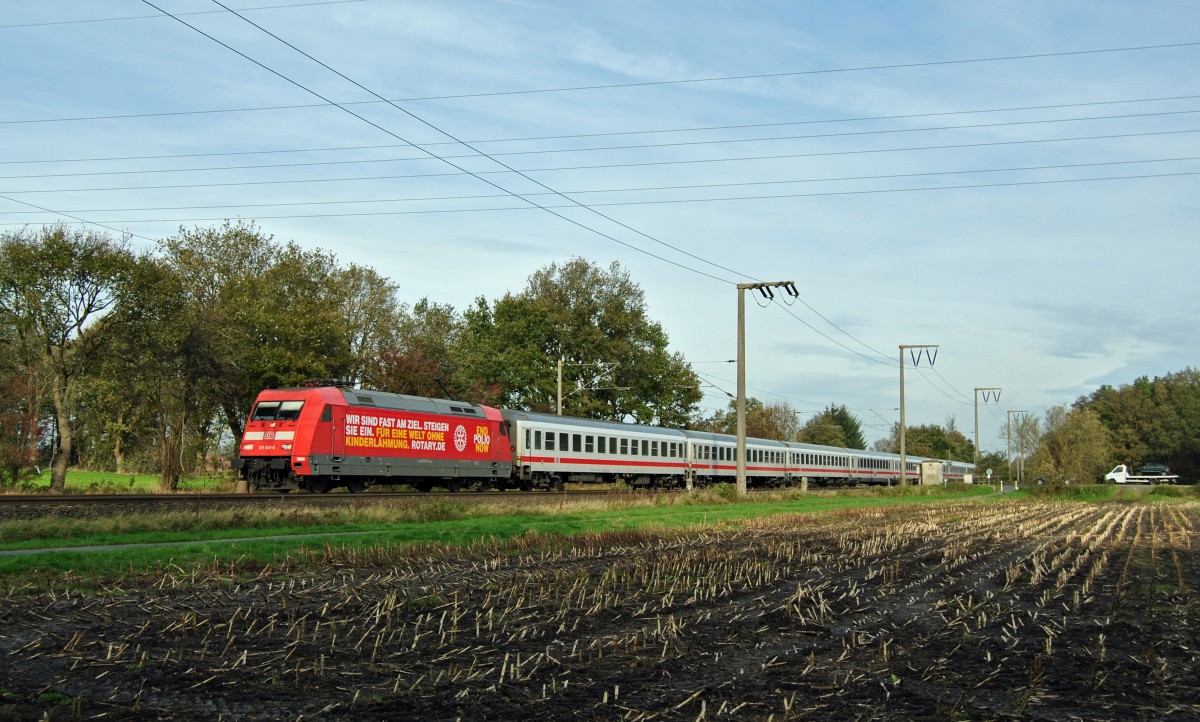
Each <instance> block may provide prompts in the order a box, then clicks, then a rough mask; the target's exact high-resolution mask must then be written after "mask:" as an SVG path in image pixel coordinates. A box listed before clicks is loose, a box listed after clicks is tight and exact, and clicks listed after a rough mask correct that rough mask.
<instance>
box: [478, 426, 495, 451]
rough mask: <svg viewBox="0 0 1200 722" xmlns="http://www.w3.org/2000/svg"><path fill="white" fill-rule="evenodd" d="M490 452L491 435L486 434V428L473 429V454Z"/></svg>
mask: <svg viewBox="0 0 1200 722" xmlns="http://www.w3.org/2000/svg"><path fill="white" fill-rule="evenodd" d="M491 450H492V435H491V434H490V433H488V427H486V426H476V427H475V453H477V454H486V453H487V452H489V451H491Z"/></svg>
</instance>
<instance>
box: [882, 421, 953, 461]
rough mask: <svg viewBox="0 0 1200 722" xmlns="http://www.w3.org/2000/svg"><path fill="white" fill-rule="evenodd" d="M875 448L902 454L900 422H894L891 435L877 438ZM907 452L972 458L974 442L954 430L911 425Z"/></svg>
mask: <svg viewBox="0 0 1200 722" xmlns="http://www.w3.org/2000/svg"><path fill="white" fill-rule="evenodd" d="M872 448H873V449H874V450H875V451H883V452H886V453H889V454H898V453H900V424H898V423H897V424H892V430H891V433H890V435H889V436H887V437H885V438H882V439H877V440H876V441H875V444H874V445H873V446H872ZM904 453H905V454H906V455H907V456H924V457H927V458H931V459H946V460H950V461H973V460H974V458H975V444H973V443H971V440H970V439H968V438H967V437H966V436H964V435H963V434H962V432H960V431H957V430H955V429H947V428H945V427H942V426H937V425H936V424H924V425H921V426H909V427H908V429H907V431H906V432H905V435H904Z"/></svg>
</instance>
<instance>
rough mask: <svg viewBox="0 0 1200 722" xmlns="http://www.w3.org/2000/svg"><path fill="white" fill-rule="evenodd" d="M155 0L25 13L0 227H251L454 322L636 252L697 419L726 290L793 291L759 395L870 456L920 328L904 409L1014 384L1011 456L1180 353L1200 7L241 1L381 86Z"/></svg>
mask: <svg viewBox="0 0 1200 722" xmlns="http://www.w3.org/2000/svg"><path fill="white" fill-rule="evenodd" d="M155 5H157V6H158V7H159V8H161V9H162V10H164V11H166V12H168V13H172V14H175V15H176V16H177V17H178V20H177V19H173V18H171V17H167V16H166V15H163V14H161V13H160V12H159V11H158V10H156V9H154V8H153V7H151V6H150V5H148V4H145V3H142V2H135V1H133V0H91V1H89V2H82V1H79V0H76V1H68V0H12V1H10V2H8V3H5V11H6V12H5V13H4V14H3V16H2V17H0V42H2V43H3V45H4V47H5V49H6V52H5V53H4V54H3V58H2V59H0V63H2V64H3V65H2V66H0V91H2V93H3V97H4V98H5V103H4V106H3V108H2V109H0V123H2V126H0V127H2V129H3V130H2V132H0V176H3V177H0V214H3V215H0V224H2V225H0V230H3V231H10V230H16V229H18V228H20V225H21V224H30V225H39V224H42V223H51V222H57V221H66V222H74V220H73V219H72V218H71V217H74V219H80V220H86V221H91V222H95V223H99V224H104V225H105V226H108V227H111V228H114V229H118V230H120V231H128V232H130V233H132V234H134V235H133V239H132V242H133V244H134V245H135V246H138V247H147V246H149V245H151V244H152V240H153V239H157V238H162V237H164V236H166V235H170V234H171V233H173V232H174V231H175V230H176V229H177V228H178V227H179V226H180V225H184V226H189V227H190V226H194V225H201V226H205V225H212V224H217V223H219V222H220V221H221V219H224V218H244V219H253V220H257V221H258V223H259V225H260V226H261V227H262V228H263V229H264V230H265V231H266V232H268V233H271V234H273V235H274V236H275V237H276V238H277V239H279V240H294V241H296V242H297V243H299V244H301V245H302V246H305V247H309V248H324V249H327V250H330V251H332V252H334V253H336V254H337V256H338V257H339V258H340V259H341V260H342V261H344V262H348V263H349V262H352V263H357V264H363V265H369V266H373V267H375V268H376V269H377V270H379V271H380V272H381V273H382V274H384V275H386V276H388V277H390V278H392V279H394V280H395V281H396V282H397V283H398V284H399V285H400V288H401V294H402V296H403V298H404V300H406V301H408V302H410V303H411V302H414V301H416V300H418V299H419V298H421V297H424V296H428V297H429V298H431V299H433V300H436V301H439V302H442V303H450V304H453V305H454V306H456V307H458V308H463V307H465V306H466V305H467V304H469V303H470V302H471V301H472V299H473V298H475V297H476V296H480V295H482V296H485V297H487V298H488V299H494V298H496V297H498V296H500V295H502V294H503V293H505V292H508V291H514V292H515V291H519V290H520V289H521V288H522V287H523V286H524V283H525V280H526V278H527V277H528V276H529V274H530V273H531V272H533V271H534V270H536V269H538V268H541V267H543V266H545V265H547V264H549V263H551V262H554V261H565V260H567V259H569V258H571V257H573V256H581V257H584V258H587V259H589V260H591V261H593V262H595V263H598V264H601V265H607V264H608V263H610V262H611V261H613V260H617V261H620V263H621V264H622V265H623V266H624V267H625V268H626V269H627V270H628V271H629V273H630V275H631V277H632V279H633V280H634V281H635V282H636V283H638V284H639V285H640V286H641V287H642V288H643V289H644V291H645V293H646V298H647V303H648V305H649V309H650V313H651V315H652V317H653V318H655V319H656V320H658V321H659V322H660V323H662V324H663V325H664V327H665V328H666V329H667V331H668V333H669V334H670V338H671V345H672V348H673V349H674V350H677V351H680V352H682V353H683V354H685V356H686V357H687V358H688V359H690V360H692V361H693V362H695V368H696V370H697V371H699V372H700V373H701V374H702V375H703V376H704V378H706V379H707V380H708V382H709V383H710V384H712V386H711V387H709V388H707V389H706V390H707V391H708V392H709V395H708V396H706V399H705V401H704V406H705V407H706V408H709V409H715V408H718V407H723V406H724V404H725V402H726V401H727V400H728V398H727V397H726V396H725V392H727V391H733V390H734V386H735V383H734V378H735V373H734V368H733V366H732V365H730V364H727V363H721V361H722V360H724V359H730V358H733V357H734V354H735V341H736V335H735V334H736V301H737V294H736V290H735V287H736V284H737V283H739V282H742V283H744V282H751V281H756V280H760V281H776V280H786V281H794V282H795V283H796V286H797V288H798V289H799V291H800V293H801V298H802V301H803V303H797V304H795V305H793V306H791V307H786V306H783V305H782V304H780V303H774V304H770V305H767V306H765V307H762V308H760V307H758V306H756V305H755V304H754V302H753V301H750V300H749V299H748V305H749V310H748V314H747V315H748V320H747V339H748V340H747V356H748V385H749V386H750V387H751V394H753V395H755V396H757V397H759V398H762V399H764V400H769V401H779V400H783V401H787V402H789V403H791V404H792V405H793V406H794V407H795V408H796V409H798V410H799V411H801V412H806V413H807V412H812V411H814V410H819V409H821V408H823V407H824V406H825V405H827V404H830V403H838V404H845V405H847V406H848V407H850V408H851V409H852V410H853V411H854V413H855V414H856V415H857V416H859V418H860V419H862V421H863V422H864V424H866V425H867V426H868V428H867V432H868V437H871V438H874V437H877V436H880V435H882V434H883V433H884V429H885V427H886V426H887V424H890V423H892V422H894V421H896V420H897V419H898V413H897V411H896V407H897V406H898V397H899V371H898V368H897V366H898V359H897V357H898V353H899V352H898V346H899V345H900V344H921V343H929V344H939V345H940V347H941V348H940V352H939V354H938V357H937V363H936V366H935V367H934V370H933V371H928V370H926V371H919V372H912V371H910V372H909V373H908V374H907V375H906V376H907V385H906V399H907V404H906V409H907V419H908V421H909V423H910V424H921V423H937V424H940V423H943V422H945V420H946V419H947V417H950V416H954V417H956V418H957V422H958V427H959V428H960V429H961V430H963V431H966V432H968V433H970V432H971V430H972V427H973V413H974V412H973V405H972V399H973V397H974V392H973V388H975V387H992V386H997V387H1002V388H1003V389H1004V390H1003V393H1002V395H1001V399H1000V403H999V404H998V405H993V406H991V407H989V408H985V409H984V410H983V411H982V412H981V427H982V428H981V441H982V445H983V447H984V448H992V449H1003V446H1004V444H1003V441H1002V440H1001V439H1000V438H999V436H998V434H999V433H1000V431H1001V423H1002V421H1003V419H1004V412H1005V410H1008V409H1026V410H1030V411H1033V412H1037V413H1040V412H1041V411H1043V410H1044V409H1045V408H1047V407H1048V406H1051V405H1054V404H1060V403H1070V402H1071V401H1073V400H1074V399H1075V398H1077V397H1078V396H1080V395H1082V394H1086V393H1089V392H1091V391H1092V390H1093V389H1095V388H1096V387H1097V386H1098V385H1100V384H1104V383H1109V384H1121V383H1128V382H1130V381H1132V380H1133V379H1135V378H1136V377H1138V376H1140V375H1150V376H1154V375H1161V374H1164V373H1168V372H1171V371H1177V370H1180V369H1182V368H1184V367H1187V366H1189V365H1195V364H1196V356H1197V354H1196V351H1197V340H1196V339H1197V336H1198V333H1197V331H1198V330H1200V329H1198V326H1200V324H1198V322H1197V319H1196V313H1195V310H1196V308H1197V305H1198V304H1197V300H1198V299H1200V290H1198V284H1197V283H1196V281H1195V274H1196V270H1195V266H1196V261H1197V260H1198V259H1197V256H1198V253H1197V234H1198V231H1197V229H1198V221H1200V194H1198V193H1197V190H1198V188H1200V182H1198V181H1200V175H1194V174H1197V173H1200V161H1198V160H1197V158H1200V135H1198V134H1200V81H1198V78H1200V73H1197V70H1196V69H1197V68H1200V4H1197V3H1194V2H1188V1H1180V2H1165V1H1164V2H1156V1H1154V0H1150V1H1149V2H1103V1H1096V0H1088V1H1087V2H1044V1H1039V2H1023V1H1013V2H963V1H954V2H949V1H948V2H933V1H928V2H888V3H882V2H874V3H868V2H838V3H833V2H826V3H817V2H753V3H750V2H747V3H735V2H716V1H713V2H686V3H685V2H660V3H651V2H644V1H643V2H621V1H612V2H407V1H403V0H357V1H350V2H311V0H310V1H308V2H305V1H304V0H240V2H228V3H226V5H228V6H229V7H230V8H232V9H234V10H240V11H242V14H243V15H244V16H245V18H248V19H249V20H252V21H253V22H254V23H257V24H259V25H261V26H262V28H264V29H265V30H268V31H270V32H271V33H273V34H275V35H277V36H278V37H279V38H281V39H283V40H286V41H287V42H288V43H290V44H292V45H294V46H296V47H297V48H299V49H301V50H303V51H304V52H306V53H308V54H309V55H311V56H313V57H314V58H316V59H317V60H319V61H321V62H322V63H325V64H326V65H328V66H330V67H331V68H333V69H335V70H337V71H338V72H340V73H342V74H344V75H345V76H347V77H349V78H351V79H353V80H354V81H356V82H357V83H358V84H360V85H361V86H363V87H365V88H366V89H367V90H369V91H371V92H370V93H369V92H367V90H364V89H363V88H360V87H356V86H355V85H353V84H351V83H350V82H348V81H347V80H345V79H343V78H341V77H339V76H338V75H336V74H334V73H333V72H331V71H330V70H328V69H326V68H323V67H321V66H320V65H318V64H317V63H315V62H314V61H313V60H311V59H309V58H306V57H304V56H303V55H301V54H300V53H298V52H297V51H296V50H293V49H291V48H289V47H287V46H286V45H284V44H282V43H281V42H280V41H279V40H277V39H275V38H272V37H271V36H270V35H268V34H266V33H265V32H263V30H260V29H258V28H256V27H254V26H253V25H251V24H249V23H247V22H246V21H245V20H243V19H242V18H239V17H238V16H237V15H234V14H232V13H229V12H226V11H224V10H223V9H222V8H221V7H220V6H218V5H216V4H214V3H212V2H209V1H208V0H162V1H161V2H158V1H157V0H156V2H155ZM248 8H257V9H248ZM179 20H183V21H185V22H187V23H189V24H191V25H194V26H195V28H196V29H193V28H189V27H187V26H185V25H184V24H182V23H181V22H179ZM199 31H203V33H207V34H208V35H210V36H212V38H215V39H216V40H219V41H220V42H221V43H224V44H226V45H228V46H229V48H227V47H223V46H222V45H221V44H218V43H217V42H216V41H215V40H214V39H212V38H209V37H206V36H205V35H203V34H201V32H199ZM230 48H232V49H235V50H237V51H239V52H241V53H244V54H245V55H247V56H249V57H250V58H252V59H253V61H257V63H260V64H261V65H258V64H256V63H255V62H252V61H251V60H250V59H247V58H245V57H241V56H239V55H238V54H237V53H235V52H234V50H231V49H230ZM262 66H266V68H269V69H270V70H268V69H266V68H264V67H262ZM271 71H275V73H278V75H276V74H275V73H272V72H271ZM280 76H283V77H280ZM677 81H689V82H677ZM310 91H311V92H310ZM314 93H315V94H319V95H320V96H322V97H323V98H324V100H323V99H322V98H321V97H318V96H317V95H314ZM372 93H374V94H378V95H379V96H382V97H384V98H387V99H389V100H392V101H394V104H395V106H399V107H393V106H391V105H388V104H385V103H382V102H377V99H376V98H375V97H374V96H373V95H372ZM335 104H336V105H335ZM338 105H341V107H340V108H339V107H338ZM401 109H403V110H401ZM214 111H219V112H214ZM347 111H352V112H353V113H355V114H357V115H358V116H361V117H355V116H354V115H351V114H350V112H347ZM405 111H407V112H405ZM455 139H457V140H458V141H465V142H466V143H468V144H469V145H470V147H467V146H465V145H462V144H459V143H456V142H455ZM414 145H416V146H421V147H419V148H418V147H413V146H414ZM451 163H452V164H453V165H451ZM501 164H503V165H501ZM509 169H516V170H520V171H522V173H523V176H522V175H520V174H516V173H513V172H512V171H511V170H509ZM468 171H469V172H468ZM485 179H486V180H485ZM492 184H494V185H492ZM539 184H541V185H539ZM497 186H498V187H497ZM547 188H549V189H552V190H553V191H554V192H557V193H561V194H563V196H556V195H553V194H551V193H550V191H549V190H547ZM535 194H542V195H535ZM564 196H566V197H564ZM530 200H532V201H533V202H534V203H536V204H538V205H542V206H553V207H554V210H553V213H551V212H550V211H547V210H542V209H538V208H535V207H534V206H533V205H532V204H531V203H530V202H529V201H530ZM34 206H37V207H39V208H35V207H34ZM64 214H66V215H64ZM68 216H70V217H68ZM553 369H554V367H553V360H552V359H547V364H546V370H547V373H548V374H552V373H553Z"/></svg>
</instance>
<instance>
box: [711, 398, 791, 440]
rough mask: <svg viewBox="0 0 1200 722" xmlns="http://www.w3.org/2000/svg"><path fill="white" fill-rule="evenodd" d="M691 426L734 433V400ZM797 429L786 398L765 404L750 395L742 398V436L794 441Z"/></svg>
mask: <svg viewBox="0 0 1200 722" xmlns="http://www.w3.org/2000/svg"><path fill="white" fill-rule="evenodd" d="M692 426H693V428H698V429H703V430H705V431H715V432H717V433H719V434H736V433H737V401H730V402H729V407H728V408H726V409H725V410H723V411H718V412H716V413H715V414H713V416H711V417H710V418H708V419H698V420H696V421H695V422H693V424H692ZM800 430H801V427H800V423H799V422H798V421H797V420H796V410H795V409H794V408H793V407H792V405H791V404H789V403H787V402H786V401H782V402H778V403H769V404H768V403H763V402H762V401H761V400H759V399H756V398H754V397H753V396H752V397H750V398H747V399H746V436H749V437H754V438H758V439H775V440H777V441H794V440H796V436H797V434H798V433H800Z"/></svg>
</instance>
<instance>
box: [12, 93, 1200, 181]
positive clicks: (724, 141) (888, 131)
mask: <svg viewBox="0 0 1200 722" xmlns="http://www.w3.org/2000/svg"><path fill="white" fill-rule="evenodd" d="M1196 113H1200V109H1192V110H1177V111H1164V112H1158V113H1136V114H1127V115H1104V116H1092V117H1086V118H1050V119H1041V120H1024V121H1010V122H1005V123H977V124H973V125H943V126H931V127H924V128H881V129H876V130H861V131H850V132H842V133H809V134H806V135H777V136H767V137H762V138H720V139H710V140H689V141H673V142H666V143H642V144H638V145H615V146H592V147H586V148H544V149H535V150H519V151H492V152H490V153H487V154H484V153H482V152H477V153H464V154H460V155H442V156H437V157H438V159H439V160H440V159H445V158H452V159H456V160H457V159H462V158H479V157H483V158H489V159H490V158H492V157H493V156H514V155H548V154H561V153H588V152H600V151H613V150H648V149H654V148H679V147H688V146H711V145H733V144H739V143H768V142H779V141H785V140H816V139H828V138H851V137H862V136H872V135H892V134H897V133H940V132H946V131H956V130H980V129H983V128H1004V127H1015V126H1025V125H1045V124H1049V123H1075V122H1087V121H1097V120H1118V119H1120V120H1129V119H1131V118H1146V117H1161V116H1167V115H1195V114H1196ZM493 142H494V141H493ZM464 143H472V144H475V145H478V144H480V143H479V142H478V141H456V142H450V143H420V144H415V143H410V144H404V145H387V146H373V147H375V148H417V149H419V150H426V149H428V148H431V147H434V146H439V145H463V144H464ZM468 147H470V146H468ZM280 152H282V151H280ZM428 159H429V157H428V156H415V157H408V158H360V159H354V160H329V161H308V162H301V163H260V164H253V165H234V166H210V167H201V168H154V169H147V170H140V171H139V170H134V171H75V172H72V173H46V174H38V175H14V176H3V177H4V178H57V177H72V176H88V175H122V174H127V173H182V172H197V171H214V170H257V169H263V168H302V167H308V166H326V165H355V164H363V163H397V162H411V161H419V160H428ZM15 162H20V163H32V162H53V163H61V162H66V161H7V163H15ZM0 165H2V164H0Z"/></svg>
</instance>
